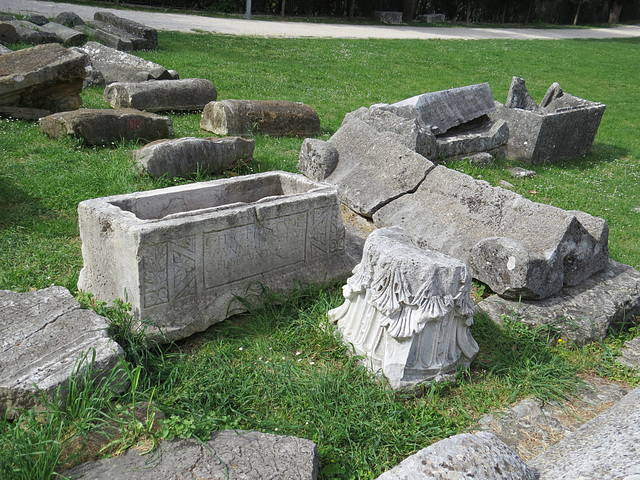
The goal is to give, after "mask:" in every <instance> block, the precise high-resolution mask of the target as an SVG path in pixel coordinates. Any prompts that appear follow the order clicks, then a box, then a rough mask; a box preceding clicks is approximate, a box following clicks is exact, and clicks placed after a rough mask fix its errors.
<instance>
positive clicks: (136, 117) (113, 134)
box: [40, 108, 173, 145]
mask: <svg viewBox="0 0 640 480" xmlns="http://www.w3.org/2000/svg"><path fill="white" fill-rule="evenodd" d="M40 130H41V131H42V132H43V133H46V134H47V135H50V136H52V137H54V138H60V137H64V136H66V135H73V136H74V137H76V138H79V139H81V140H83V141H84V143H85V144H86V145H111V144H114V143H117V142H121V141H122V140H139V141H142V142H151V141H153V140H159V139H161V138H170V137H172V136H173V122H172V121H171V119H170V118H169V117H164V116H160V115H156V114H154V113H150V112H142V111H140V110H135V109H133V108H119V109H116V110H107V109H88V108H82V109H80V110H75V111H71V112H60V113H54V114H52V115H49V116H47V117H44V118H41V119H40Z"/></svg>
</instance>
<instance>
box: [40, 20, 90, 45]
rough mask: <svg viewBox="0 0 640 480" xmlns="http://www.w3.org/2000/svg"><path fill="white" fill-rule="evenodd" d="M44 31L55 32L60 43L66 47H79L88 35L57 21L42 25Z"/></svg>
mask: <svg viewBox="0 0 640 480" xmlns="http://www.w3.org/2000/svg"><path fill="white" fill-rule="evenodd" d="M40 29H41V30H42V31H43V32H49V33H53V34H54V35H55V36H56V38H57V39H58V43H61V44H63V45H64V46H65V47H77V46H80V45H83V44H84V43H85V42H86V41H87V35H86V34H85V33H83V32H79V31H78V30H74V29H73V28H69V27H65V26H64V25H60V24H59V23H55V22H48V23H45V24H44V25H42V26H41V27H40Z"/></svg>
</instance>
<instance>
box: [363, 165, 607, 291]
mask: <svg viewBox="0 0 640 480" xmlns="http://www.w3.org/2000/svg"><path fill="white" fill-rule="evenodd" d="M416 212H420V213H419V215H418V214H416ZM373 220H374V223H375V224H376V226H378V227H385V226H390V225H398V226H401V227H403V228H404V229H405V230H406V231H407V233H408V234H409V235H410V236H411V238H412V239H413V241H414V242H415V243H416V244H417V245H418V246H420V247H422V248H426V249H431V250H437V251H439V252H442V253H445V254H447V255H450V256H452V257H454V258H457V259H460V260H462V261H463V262H465V263H467V265H469V267H470V268H471V272H472V273H473V276H474V278H476V279H478V280H480V281H482V282H484V283H486V284H487V285H489V287H490V288H491V289H492V290H493V291H494V292H496V293H498V294H500V295H501V296H504V297H508V298H514V299H518V298H520V297H521V298H523V299H541V298H546V297H549V296H551V295H554V294H556V293H558V292H559V291H560V289H561V288H562V287H563V285H569V286H571V285H577V284H579V283H581V282H582V281H584V280H585V279H587V278H588V277H589V276H591V275H592V274H594V273H596V272H598V271H600V270H603V269H604V268H606V266H607V264H608V258H609V250H608V247H607V243H608V226H607V223H606V222H605V221H604V220H603V219H600V218H597V217H592V216H591V215H588V214H586V213H582V212H579V213H577V212H567V211H564V210H562V209H559V208H556V207H552V206H549V205H543V204H540V203H535V202H532V201H530V200H527V199H525V198H523V197H522V196H521V195H518V194H516V193H514V192H511V191H509V190H505V189H502V188H500V187H492V186H491V185H490V184H489V183H487V182H485V181H482V180H475V179H474V178H472V177H470V176H469V175H466V174H463V173H460V172H457V171H455V170H451V169H448V168H446V167H444V166H438V167H435V168H434V169H433V170H432V171H431V172H429V174H428V175H427V177H426V180H425V181H424V182H422V183H421V184H420V186H419V187H418V189H417V190H416V192H415V193H411V194H407V195H404V196H402V197H400V198H398V199H396V200H394V201H393V202H390V203H389V204H388V205H386V206H384V207H382V208H381V209H380V210H378V211H377V212H376V213H375V214H374V216H373Z"/></svg>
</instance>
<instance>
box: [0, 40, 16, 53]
mask: <svg viewBox="0 0 640 480" xmlns="http://www.w3.org/2000/svg"><path fill="white" fill-rule="evenodd" d="M11 52H13V50H11V49H10V48H8V47H5V46H4V45H2V44H1V43H0V55H4V54H5V53H11Z"/></svg>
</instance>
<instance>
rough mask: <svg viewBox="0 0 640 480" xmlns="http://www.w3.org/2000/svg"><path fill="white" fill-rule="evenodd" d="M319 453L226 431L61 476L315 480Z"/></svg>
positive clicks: (269, 437)
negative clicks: (206, 438)
mask: <svg viewBox="0 0 640 480" xmlns="http://www.w3.org/2000/svg"><path fill="white" fill-rule="evenodd" d="M319 463H320V460H319V455H318V449H317V447H316V445H315V443H313V442H312V441H311V440H306V439H304V438H298V437H291V436H283V435H273V434H270V433H261V432H252V431H248V432H247V431H241V430H223V431H218V432H214V433H213V434H212V435H211V438H210V439H209V440H208V441H207V442H205V443H201V442H199V441H197V440H195V439H188V440H184V439H180V440H171V441H164V442H159V443H158V448H157V449H155V450H154V451H153V453H150V454H146V453H145V454H143V453H142V452H140V451H139V450H135V449H130V450H128V451H126V452H125V453H124V454H122V455H120V456H118V457H113V458H107V459H104V460H98V461H96V462H88V463H85V464H82V465H79V466H77V467H75V468H72V469H71V470H67V471H64V472H62V473H63V474H64V475H65V476H66V477H69V478H74V479H78V480H83V479H84V480H89V479H91V480H112V479H117V478H130V479H132V480H158V479H164V478H167V479H168V478H172V479H187V478H189V479H191V478H198V479H201V480H214V479H216V480H217V479H229V480H242V479H260V478H264V479H281V480H316V478H317V477H318V468H319Z"/></svg>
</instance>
